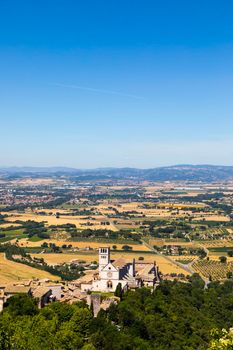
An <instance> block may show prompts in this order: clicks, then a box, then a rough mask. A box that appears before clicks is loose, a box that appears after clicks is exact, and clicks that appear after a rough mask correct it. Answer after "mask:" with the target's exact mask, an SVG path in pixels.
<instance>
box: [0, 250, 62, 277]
mask: <svg viewBox="0 0 233 350" xmlns="http://www.w3.org/2000/svg"><path fill="white" fill-rule="evenodd" d="M33 278H49V279H50V280H53V281H57V280H59V277H58V276H53V275H51V274H50V273H48V272H46V271H42V270H38V269H35V268H33V267H30V266H27V265H24V264H20V263H16V262H13V261H10V260H7V259H5V255H4V254H3V253H0V281H1V283H9V282H14V281H20V280H28V279H33Z"/></svg>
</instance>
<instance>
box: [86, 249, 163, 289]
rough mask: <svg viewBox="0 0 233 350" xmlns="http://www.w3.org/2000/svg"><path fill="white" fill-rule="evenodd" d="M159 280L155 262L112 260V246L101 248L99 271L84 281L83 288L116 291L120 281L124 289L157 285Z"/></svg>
mask: <svg viewBox="0 0 233 350" xmlns="http://www.w3.org/2000/svg"><path fill="white" fill-rule="evenodd" d="M158 282H159V273H158V267H157V266H156V264H155V263H148V262H144V261H143V262H142V261H136V260H135V259H132V260H131V261H128V260H126V259H123V258H119V259H116V260H111V258H110V248H109V247H102V248H99V272H98V273H96V274H94V275H93V278H92V280H91V281H88V283H82V284H81V289H82V290H85V291H87V290H90V291H99V292H114V291H115V290H116V287H117V285H118V283H121V286H122V288H123V289H128V288H140V287H142V286H143V285H145V286H148V287H153V288H154V286H155V284H156V283H158Z"/></svg>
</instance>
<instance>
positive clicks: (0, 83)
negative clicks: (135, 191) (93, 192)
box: [0, 0, 233, 168]
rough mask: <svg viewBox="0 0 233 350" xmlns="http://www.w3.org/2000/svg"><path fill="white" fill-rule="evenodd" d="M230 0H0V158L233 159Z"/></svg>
mask: <svg viewBox="0 0 233 350" xmlns="http://www.w3.org/2000/svg"><path fill="white" fill-rule="evenodd" d="M232 15H233V2H232V1H225V0H222V1H214V0H212V1H209V0H205V1H203V0H202V1H199V0H196V1H187V0H186V1H181V0H176V1H174V0H167V1H166V0H164V1H158V0H153V1H152V0H151V1H148V0H144V1H138V0H134V1H129V0H124V1H123V0H118V1H116V0H114V1H113V0H108V1H106V0H105V1H103V0H98V1H96V0H85V1H79V0H76V1H74V0H73V1H71V0H46V1H45V0H40V1H31V0H30V1H26V0H21V1H16V0H15V1H12V0H1V1H0V122H1V123H0V126H1V136H0V149H1V152H0V165H2V166H5V165H9V166H10V165H33V166H54V165H65V166H74V167H78V168H95V167H105V166H117V167H122V166H130V167H141V168H143V167H144V168H147V167H155V166H160V165H170V164H181V163H194V164H197V163H199V164H201V163H202V164H203V163H205V164H206V163H211V164H230V165H233V21H232Z"/></svg>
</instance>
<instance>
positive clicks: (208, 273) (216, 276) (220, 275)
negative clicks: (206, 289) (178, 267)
mask: <svg viewBox="0 0 233 350" xmlns="http://www.w3.org/2000/svg"><path fill="white" fill-rule="evenodd" d="M192 268H193V269H194V270H195V271H196V272H197V273H199V274H200V275H202V276H203V277H205V278H207V279H209V278H211V279H212V280H213V281H219V280H223V279H226V278H227V273H228V272H232V273H233V262H228V263H221V262H220V261H216V260H209V261H207V260H200V261H197V262H196V261H195V262H194V263H193V265H192Z"/></svg>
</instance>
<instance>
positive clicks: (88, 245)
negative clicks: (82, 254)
mask: <svg viewBox="0 0 233 350" xmlns="http://www.w3.org/2000/svg"><path fill="white" fill-rule="evenodd" d="M45 242H46V243H48V244H49V243H54V244H56V245H57V246H59V247H61V246H62V245H64V244H66V245H68V244H72V247H73V248H81V249H82V248H83V249H85V248H92V249H97V248H99V247H103V246H105V247H110V248H111V247H112V246H113V245H116V246H117V249H121V248H122V246H123V245H125V244H122V243H121V244H119V243H117V241H116V242H114V241H113V242H111V243H101V242H91V241H90V242H89V241H84V242H83V241H64V240H61V241H60V240H55V239H51V240H50V239H45V240H40V241H39V242H38V241H35V242H33V241H31V240H28V239H27V238H22V239H21V240H20V241H19V246H20V247H40V246H41V244H43V243H45ZM128 245H129V246H130V247H132V248H133V251H150V249H149V248H148V247H146V246H145V245H144V244H131V243H129V244H128Z"/></svg>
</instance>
